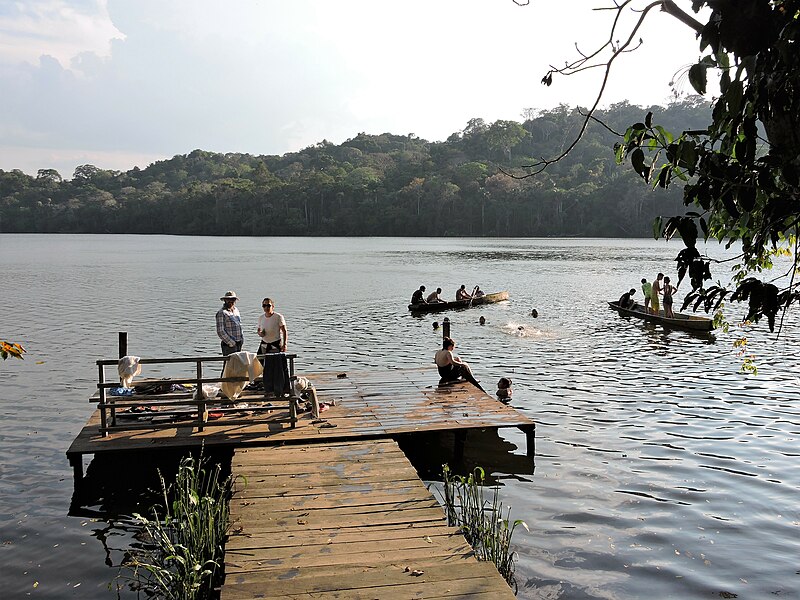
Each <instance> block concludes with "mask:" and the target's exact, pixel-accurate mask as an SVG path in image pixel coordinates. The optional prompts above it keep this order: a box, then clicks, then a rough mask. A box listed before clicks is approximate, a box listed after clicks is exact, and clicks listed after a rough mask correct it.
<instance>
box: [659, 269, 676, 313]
mask: <svg viewBox="0 0 800 600" xmlns="http://www.w3.org/2000/svg"><path fill="white" fill-rule="evenodd" d="M663 290H664V316H665V317H669V318H670V319H672V318H674V317H675V313H674V312H672V294H674V293H675V292H677V291H678V288H676V287H675V286H674V285H672V284H671V283H670V282H669V277H664V288H663Z"/></svg>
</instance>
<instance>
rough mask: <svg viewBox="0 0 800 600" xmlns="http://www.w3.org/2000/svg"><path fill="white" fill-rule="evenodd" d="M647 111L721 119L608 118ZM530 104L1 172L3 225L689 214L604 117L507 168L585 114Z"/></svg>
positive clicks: (397, 227) (364, 230)
mask: <svg viewBox="0 0 800 600" xmlns="http://www.w3.org/2000/svg"><path fill="white" fill-rule="evenodd" d="M647 111H652V112H653V113H655V114H656V116H657V119H658V120H659V122H660V123H661V124H663V125H664V126H665V127H667V129H670V130H671V131H681V130H684V129H696V128H701V129H702V128H704V127H705V126H706V125H707V123H708V121H709V108H708V104H707V103H705V102H703V101H702V100H701V99H700V98H698V97H693V98H688V99H685V100H682V101H680V102H674V103H671V104H670V105H669V106H667V107H658V106H655V107H646V108H643V107H638V106H633V105H631V104H629V103H627V102H622V103H619V104H615V105H612V106H611V107H609V108H608V109H606V110H602V111H598V112H597V113H595V116H596V117H597V118H598V119H600V120H601V121H602V122H603V123H604V124H605V125H607V126H608V127H609V128H611V129H613V130H615V131H623V132H624V131H625V128H626V127H628V126H629V125H630V124H631V123H634V122H636V121H641V120H642V119H643V118H644V115H645V113H646V112H647ZM523 114H524V116H525V117H526V118H525V120H524V122H522V123H519V122H516V121H495V122H494V123H486V122H484V121H483V120H482V119H479V118H476V119H471V120H470V121H469V122H468V123H467V125H466V127H465V128H464V130H463V131H459V132H456V133H454V134H452V135H451V136H450V137H449V138H448V139H447V140H446V141H443V142H428V141H426V140H423V139H420V138H418V137H416V136H415V135H414V134H409V135H392V134H388V133H385V134H382V135H367V134H364V133H360V134H358V135H357V136H356V137H354V138H353V139H350V140H347V141H346V142H344V143H342V144H339V145H334V144H332V143H330V142H328V141H325V140H323V141H322V142H320V143H318V144H316V145H314V146H310V147H308V148H305V149H303V150H301V151H299V152H293V153H288V154H284V155H283V156H251V155H249V154H236V153H228V154H218V153H212V152H205V151H202V150H195V151H193V152H191V153H189V154H186V155H178V156H175V157H174V158H172V159H169V160H163V161H159V162H156V163H153V164H152V165H150V166H148V167H147V168H146V169H139V168H138V167H136V168H133V169H131V170H129V171H126V172H119V171H109V170H104V169H100V168H98V167H95V166H93V165H82V166H80V167H78V168H77V169H75V173H74V174H73V177H72V179H70V180H62V177H61V175H60V174H59V173H58V172H57V171H55V170H52V169H42V170H40V171H39V172H38V174H37V175H36V176H35V177H33V176H30V175H27V174H25V173H23V172H21V171H19V170H13V171H2V170H0V232H43V233H51V232H59V233H169V234H188V235H342V236H350V235H365V236H598V237H601V236H613V237H644V236H649V235H652V222H653V219H654V218H655V217H656V216H658V215H667V216H669V215H673V214H682V213H683V212H684V208H683V204H682V197H681V190H680V188H677V187H674V186H673V187H671V188H670V189H668V190H662V189H657V190H651V189H650V188H649V187H648V186H646V185H644V184H643V183H642V180H641V178H640V177H639V176H638V175H637V174H636V173H635V172H634V171H633V170H632V169H630V167H628V166H626V165H621V166H618V165H616V164H615V162H614V151H613V144H614V142H615V141H617V139H618V138H617V137H616V136H615V135H614V134H613V133H612V132H611V131H609V130H608V129H606V128H605V127H603V126H601V125H600V124H598V123H595V122H592V123H591V125H590V126H589V129H588V130H587V133H586V134H585V135H584V138H583V140H582V141H581V143H580V145H579V146H578V147H577V148H576V149H575V150H574V151H572V152H571V153H570V154H569V155H568V156H567V157H566V158H565V159H564V160H562V161H560V162H558V163H556V164H555V165H553V166H552V167H550V168H549V169H548V170H547V171H546V172H545V173H541V174H539V175H537V176H535V177H530V178H527V179H514V178H511V177H509V176H507V175H505V174H503V173H501V172H499V168H503V169H514V168H515V167H519V166H521V165H525V164H528V163H531V162H533V161H535V160H536V159H538V158H542V157H544V158H550V157H553V156H555V155H557V154H559V153H560V152H561V151H562V150H563V149H564V148H565V147H566V146H568V145H569V144H570V142H571V141H572V140H573V139H574V137H575V135H576V134H577V132H578V130H579V128H580V126H581V123H582V120H583V117H582V116H581V114H580V112H579V110H578V109H577V108H571V107H568V106H566V105H561V106H559V107H558V108H555V109H552V110H540V111H537V110H533V109H527V110H525V111H523Z"/></svg>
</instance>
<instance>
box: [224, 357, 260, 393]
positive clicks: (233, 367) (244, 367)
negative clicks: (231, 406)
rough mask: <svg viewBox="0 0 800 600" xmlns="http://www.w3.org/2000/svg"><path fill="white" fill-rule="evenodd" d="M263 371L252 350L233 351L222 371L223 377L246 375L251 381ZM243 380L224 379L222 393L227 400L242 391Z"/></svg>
mask: <svg viewBox="0 0 800 600" xmlns="http://www.w3.org/2000/svg"><path fill="white" fill-rule="evenodd" d="M263 371H264V369H263V367H262V366H261V362H259V361H258V360H257V359H256V354H255V353H254V352H234V353H233V354H229V355H228V362H227V363H225V369H224V370H223V371H222V376H223V377H247V378H248V379H249V380H250V381H253V380H254V379H255V378H256V377H258V376H259V375H261V373H262V372H263ZM245 383H246V382H245V381H224V382H223V383H222V393H223V394H225V396H226V397H227V398H228V399H229V400H235V399H236V398H238V397H239V394H241V393H242V390H243V389H244V386H245Z"/></svg>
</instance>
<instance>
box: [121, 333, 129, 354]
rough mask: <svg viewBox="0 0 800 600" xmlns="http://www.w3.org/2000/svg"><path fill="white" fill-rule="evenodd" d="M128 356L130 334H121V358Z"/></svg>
mask: <svg viewBox="0 0 800 600" xmlns="http://www.w3.org/2000/svg"><path fill="white" fill-rule="evenodd" d="M123 356H128V332H127V331H120V332H119V357H120V358H122V357H123Z"/></svg>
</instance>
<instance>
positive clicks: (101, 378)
mask: <svg viewBox="0 0 800 600" xmlns="http://www.w3.org/2000/svg"><path fill="white" fill-rule="evenodd" d="M105 382H106V369H105V367H104V366H103V365H101V364H99V363H98V365H97V383H98V386H97V388H98V390H99V392H100V430H101V431H102V433H103V437H107V436H108V418H107V416H106V388H105V387H103V386H102V384H104V383H105Z"/></svg>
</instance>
